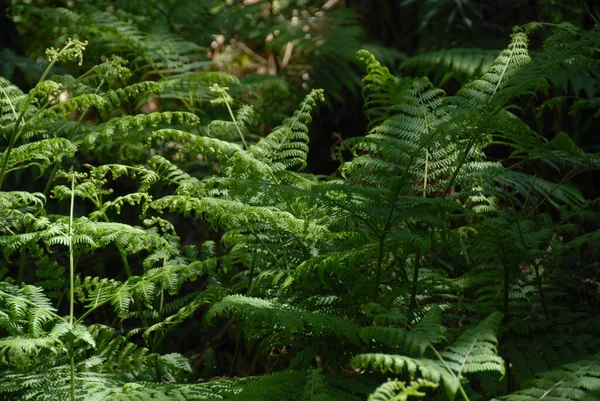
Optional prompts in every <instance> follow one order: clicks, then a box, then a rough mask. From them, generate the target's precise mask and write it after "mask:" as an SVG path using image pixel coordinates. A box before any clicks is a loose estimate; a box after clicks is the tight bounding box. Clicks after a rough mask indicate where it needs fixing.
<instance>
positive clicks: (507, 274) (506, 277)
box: [500, 248, 510, 318]
mask: <svg viewBox="0 0 600 401" xmlns="http://www.w3.org/2000/svg"><path fill="white" fill-rule="evenodd" d="M500 253H501V254H502V265H503V266H504V279H503V281H504V282H503V283H502V285H503V287H504V296H503V298H504V301H503V302H504V315H505V316H506V317H507V318H508V295H509V291H508V290H509V284H508V283H509V280H510V268H509V266H508V261H507V260H506V254H505V253H504V248H500Z"/></svg>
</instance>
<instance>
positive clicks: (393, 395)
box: [368, 379, 438, 401]
mask: <svg viewBox="0 0 600 401" xmlns="http://www.w3.org/2000/svg"><path fill="white" fill-rule="evenodd" d="M437 386H438V385H437V384H436V383H432V382H430V381H427V380H423V379H417V380H415V381H414V382H411V383H410V384H408V385H406V383H404V382H401V381H398V380H392V381H389V382H387V383H384V384H382V385H381V386H379V387H378V388H377V389H376V390H375V392H373V394H371V395H369V398H368V401H406V400H408V399H409V397H425V396H426V395H427V394H426V393H425V392H424V391H423V390H424V389H426V388H437Z"/></svg>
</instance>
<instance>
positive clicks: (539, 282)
mask: <svg viewBox="0 0 600 401" xmlns="http://www.w3.org/2000/svg"><path fill="white" fill-rule="evenodd" d="M533 270H534V271H535V281H536V283H537V287H538V292H539V293H540V301H541V302H542V309H543V311H544V317H545V318H546V320H548V321H550V315H549V314H548V306H547V305H546V295H545V294H544V288H543V286H542V277H541V276H540V266H539V265H538V264H537V263H536V262H535V261H534V262H533Z"/></svg>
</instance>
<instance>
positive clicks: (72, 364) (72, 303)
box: [69, 171, 75, 401]
mask: <svg viewBox="0 0 600 401" xmlns="http://www.w3.org/2000/svg"><path fill="white" fill-rule="evenodd" d="M71 172H73V171H71ZM74 211H75V174H74V173H73V175H72V176H71V205H70V208H69V326H70V328H71V330H73V328H74V315H75V288H74V287H75V263H74V260H73V216H74ZM70 345H71V356H70V371H71V377H70V381H71V401H75V339H74V338H73V336H71V344H70Z"/></svg>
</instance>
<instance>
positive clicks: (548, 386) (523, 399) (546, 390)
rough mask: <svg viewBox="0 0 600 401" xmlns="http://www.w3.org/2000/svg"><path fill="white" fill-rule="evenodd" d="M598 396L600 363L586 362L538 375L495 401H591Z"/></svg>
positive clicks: (592, 358) (595, 356) (591, 358)
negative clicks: (527, 384) (525, 384)
mask: <svg viewBox="0 0 600 401" xmlns="http://www.w3.org/2000/svg"><path fill="white" fill-rule="evenodd" d="M598 394H600V360H599V355H598V354H596V355H594V356H592V357H590V358H588V359H583V360H580V361H577V362H573V363H569V364H566V365H562V366H561V367H559V368H556V369H553V370H550V371H546V372H542V373H540V374H539V376H538V377H536V378H535V379H533V380H531V384H530V385H529V386H528V387H527V388H525V389H523V390H520V391H517V392H514V393H512V394H509V395H506V396H503V397H500V398H497V399H495V400H498V401H499V400H506V401H538V400H557V401H579V400H581V401H584V400H585V401H591V400H593V399H594V398H595V397H596V396H597V395H598Z"/></svg>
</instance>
